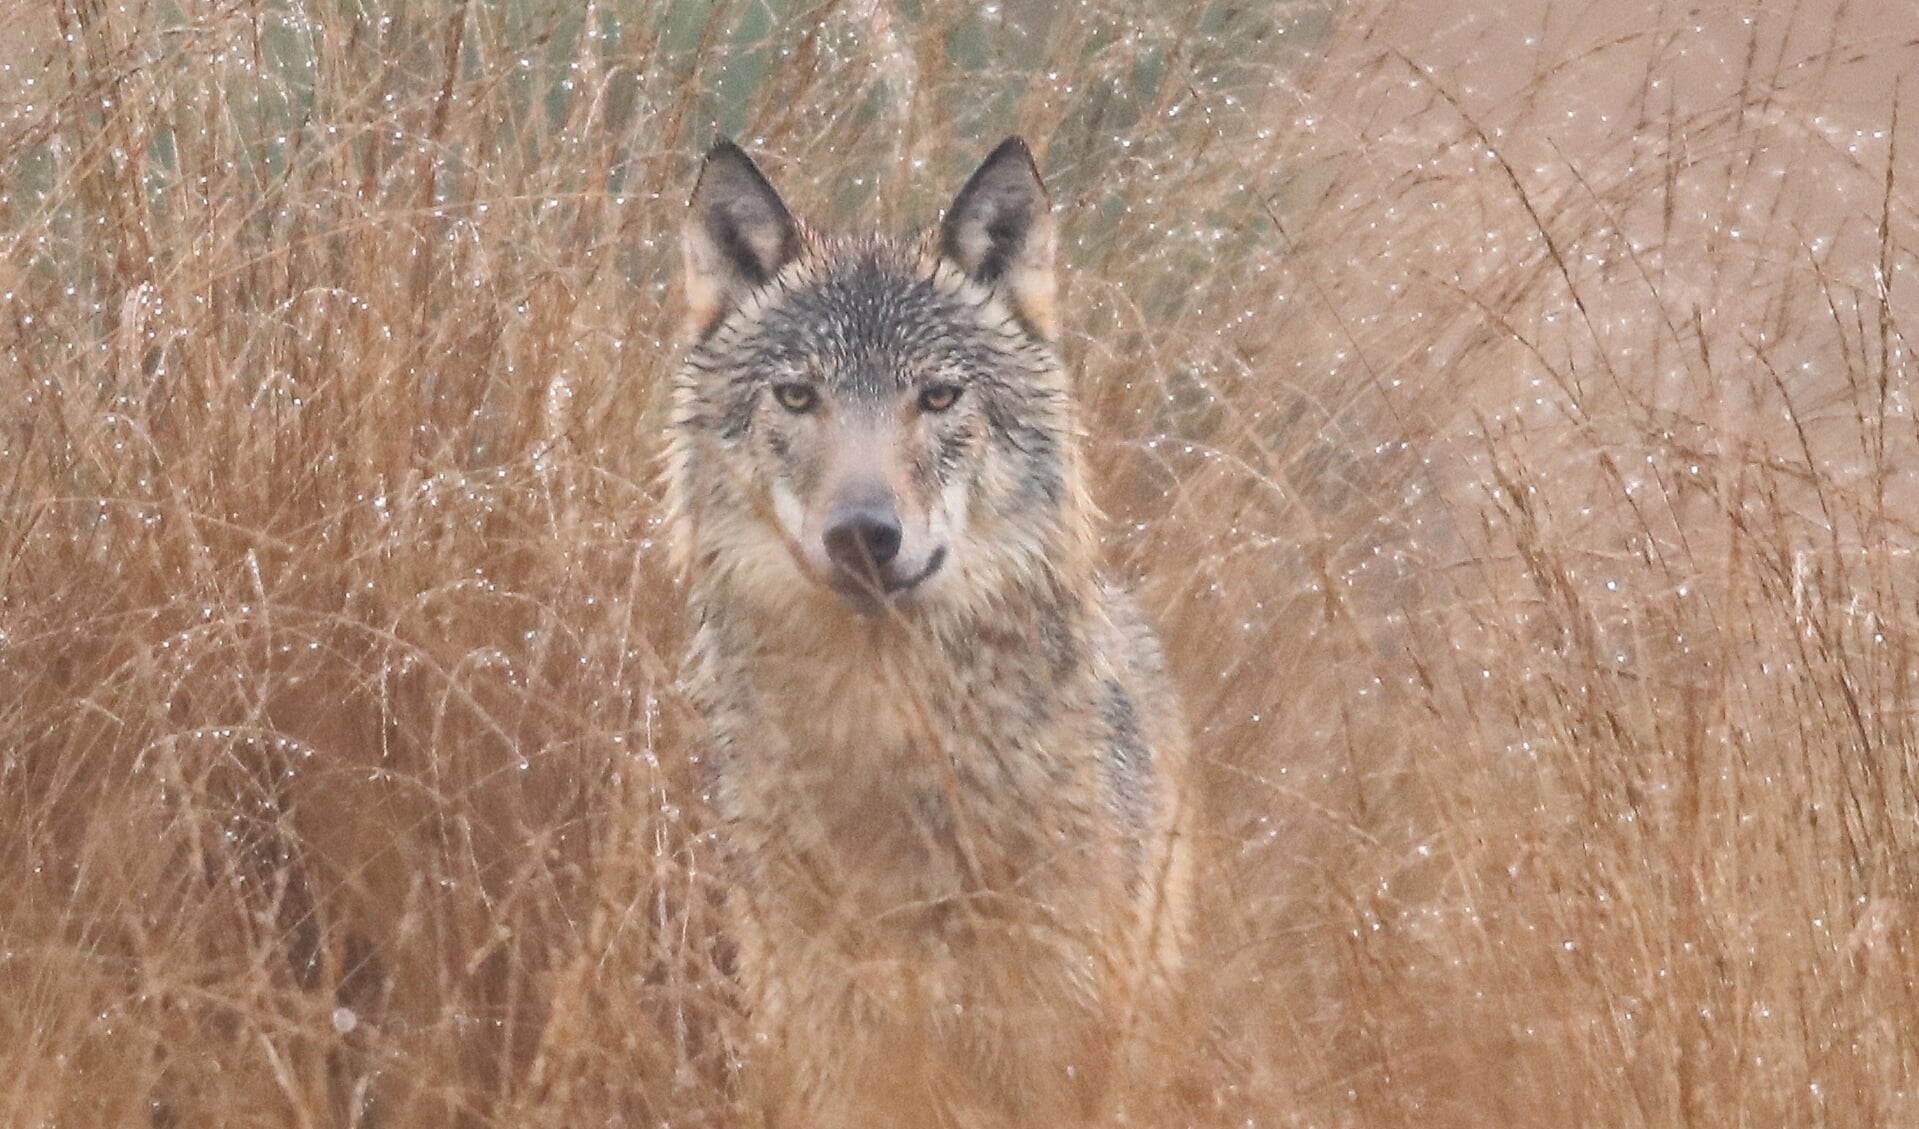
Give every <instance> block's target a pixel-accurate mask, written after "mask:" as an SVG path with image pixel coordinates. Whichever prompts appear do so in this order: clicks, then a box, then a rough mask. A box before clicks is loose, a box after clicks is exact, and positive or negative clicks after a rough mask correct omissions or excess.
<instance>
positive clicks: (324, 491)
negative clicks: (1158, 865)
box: [0, 0, 1919, 1129]
mask: <svg viewBox="0 0 1919 1129" xmlns="http://www.w3.org/2000/svg"><path fill="white" fill-rule="evenodd" d="M1915 74H1919V12H1915V11H1914V10H1913V9H1912V7H1911V6H1910V5H1909V4H1907V3H1904V2H1903V0H1862V2H1855V3H1846V2H1843V0H1799V2H1795V3H1793V4H1774V3H1765V2H1763V0H1729V2H1726V3H1721V4H1716V5H1712V6H1706V7H1700V6H1695V5H1690V4H1685V3H1679V2H1667V0H1613V2H1606V3H1602V2H1599V0H1508V2H1501V3H1494V2H1492V0H1450V2H1445V3H1428V4H1403V3H1395V2H1391V0H1352V2H1349V3H1340V4H1333V3H1330V2H1328V3H1320V2H1307V0H1267V2H1264V3H1226V2H1220V3H1202V4H1198V5H1194V6H1190V7H1186V8H1180V7H1178V6H1172V5H1159V4H1146V3H1122V2H1114V3H1106V4H1092V3H1082V4H1075V5H1054V4H1047V3H1041V2H1039V0H1002V2H998V3H985V4H960V3H949V2H947V0H892V2H887V0H845V2H836V0H823V2H819V3H812V4H799V3H791V2H788V0H757V2H746V0H741V2H728V0H720V2H716V3H692V2H687V0H661V2H649V0H614V2H606V3H599V2H593V3H587V4H584V5H581V4H578V3H559V2H557V0H553V2H549V0H506V2H502V3H495V4H474V3H466V2H463V0H311V2H299V0H219V2H203V0H186V2H180V0H171V2H160V0H152V2H147V0H129V2H126V3H110V2H101V0H84V2H81V0H59V2H57V3H53V4H47V5H38V4H30V3H14V4H11V5H7V6H5V8H4V9H0V170H4V171H0V1124H4V1125H8V1126H23V1127H26V1126H34V1127H38V1126H47V1127H53V1126H83V1127H91V1126H152V1127H170V1126H182V1127H184V1126H300V1127H331V1126H409V1127H411V1126H423V1127H433V1126H461V1127H485V1126H575V1125H605V1126H629V1125H630V1126H642V1125H644V1126H649V1127H654V1126H664V1125H672V1126H712V1127H731V1126H745V1125H754V1124H759V1123H760V1113H759V1111H758V1110H756V1109H754V1108H753V1107H752V1104H751V1101H750V1098H749V1097H748V1090H747V1089H746V1088H745V1087H743V1086H742V1084H741V1079H740V1073H739V1071H740V1065H739V1064H740V1059H741V1056H742V1052H743V1051H744V1049H745V1046H744V1042H743V1041H744V1040H745V1039H746V1038H747V1036H746V1027H745V1024H744V1023H743V1022H742V1018H741V1015H740V1013H739V1010H738V1005H737V1001H736V1000H735V999H734V996H733V993H732V990H731V986H730V969H731V961H732V954H731V950H730V947H729V945H728V942H727V940H726V937H725V935H724V930H723V928H722V923H721V915H720V912H719V911H720V908H721V901H722V899H723V897H724V882H723V880H722V878H721V877H720V876H718V875H716V874H715V871H714V867H715V862H716V858H715V854H716V852H715V849H714V843H713V839H712V819H711V815H710V812H709V809H708V806H707V803H706V798H705V797H704V796H703V795H702V792H701V783H702V779H703V774H702V771H701V769H700V765H699V758H700V755H701V754H700V731H699V725H698V722H697V719H696V718H695V717H693V716H692V714H691V713H690V711H689V709H688V706H687V704H686V702H685V701H684V700H683V698H682V697H681V694H680V691H679V688H678V686H677V682H676V677H677V667H678V661H679V655H680V650H681V646H682V631H681V625H680V606H681V602H682V597H681V593H680V591H679V588H678V582H677V579H676V577H675V576H674V574H673V572H672V570H671V568H670V567H669V565H668V564H667V562H666V561H665V559H664V553H663V552H662V549H661V546H660V544H659V541H660V537H661V529H660V524H659V523H660V509H661V491H660V488H659V484H658V481H657V476H658V471H659V466H658V455H659V453H660V450H661V445H662V444H661V437H662V426H663V420H664V415H663V408H664V397H663V389H664V386H665V384H666V382H667V380H668V378H669V376H670V373H671V372H672V370H673V367H674V364H675V360H676V357H677V354H678V350H679V347H680V346H679V342H678V340H677V335H678V311H677V306H676V302H677V296H676V293H675V277H676V273H677V269H678V225H679V223H680V219H681V209H682V207H683V205H684V202H685V199H686V196H687V194H688V193H689V191H690V190H691V187H692V181H693V178H694V176H695V174H696V171H697V167H698V160H699V157H700V155H701V154H702V153H703V151H704V150H705V148H706V147H707V146H708V145H709V144H710V143H711V142H712V141H713V140H714V139H715V138H716V137H719V136H721V135H728V136H733V137H736V138H738V139H739V140H740V141H741V142H742V143H743V144H744V145H745V146H746V147H747V148H748V149H749V150H750V151H752V152H753V153H754V154H755V155H756V157H757V158H758V159H759V160H760V161H761V162H762V164H763V166H764V167H765V168H766V169H767V171H768V172H769V174H770V175H771V176H772V177H773V179H774V180H775V181H776V182H777V183H778V184H779V185H780V186H781V189H782V191H783V192H784V193H785V194H786V195H787V197H788V199H789V200H790V201H791V202H792V203H793V204H794V205H795V207H796V209H797V210H799V211H800V212H801V213H802V214H805V215H808V216H810V217H811V218H813V220H814V221H815V222H817V223H819V224H821V225H822V226H826V227H834V228H841V229H868V228H880V227H883V228H887V229H905V228H911V227H915V226H921V227H923V226H927V225H930V224H931V223H933V222H934V221H935V220H936V219H937V213H938V209H939V208H940V207H941V206H943V204H944V203H945V202H946V201H947V200H948V199H950V197H951V194H952V193H953V191H954V190H955V189H956V188H957V186H958V184H959V183H960V181H961V179H962V178H963V177H964V176H965V174H966V172H967V171H968V170H970V169H971V168H972V167H973V166H974V165H975V164H976V163H977V161H978V160H979V159H980V158H981V157H982V156H983V155H984V154H985V153H986V152H987V151H988V150H989V149H990V148H991V147H992V145H993V144H994V143H996V142H997V141H998V140H999V139H1000V138H1001V137H1003V136H1004V135H1006V134H1008V133H1013V132H1018V133H1021V134H1023V135H1024V136H1025V137H1027V139H1028V140H1029V141H1030V142H1031V143H1032V144H1033V146H1034V148H1035V150H1036V152H1037V153H1038V154H1039V156H1040V160H1041V164H1042V168H1043V170H1044V172H1045V175H1046V177H1047V180H1048V183H1049V185H1050V186H1051V188H1052V190H1053V194H1054V199H1055V203H1056V205H1057V207H1058V212H1059V220H1060V223H1061V225H1062V233H1061V250H1062V259H1063V269H1064V285H1065V294H1066V302H1065V318H1064V320H1065V323H1066V325H1067V327H1068V329H1067V337H1066V342H1065V351H1066V354H1067V357H1068V360H1069V362H1070V365H1071V367H1072V369H1073V371H1074V372H1075V375H1076V379H1077V381H1078V384H1079V389H1080V393H1081V396H1082V398H1083V400H1084V401H1085V403H1086V405H1087V408H1088V411H1087V426H1088V431H1089V436H1088V440H1089V444H1090V450H1091V453H1092V464H1093V467H1094V470H1095V472H1096V482H1095V485H1096V492H1097V496H1098V497H1099V498H1100V500H1101V501H1102V504H1103V505H1104V507H1105V508H1106V510H1107V512H1108V515H1109V523H1108V527H1107V532H1108V538H1107V546H1108V559H1109V562H1110V564H1111V566H1112V568H1113V570H1114V571H1115V572H1116V573H1118V574H1121V575H1124V576H1127V577H1131V578H1137V579H1139V580H1140V581H1141V583H1142V589H1143V593H1144V595H1145V597H1146V600H1147V602H1148V604H1149V605H1150V607H1151V608H1152V610H1153V613H1154V616H1155V618H1156V620H1157V621H1158V623H1159V624H1160V626H1161V630H1162V633H1163V634H1164V635H1165V636H1166V637H1167V640H1168V643H1169V646H1170V649H1171V652H1172V657H1173V660H1174V667H1175V670H1176V672H1177V674H1178V676H1179V679H1180V681H1181V684H1182V689H1183V693H1184V698H1185V702H1186V707H1187V711H1188V714H1189V717H1190V719H1191V723H1192V728H1193V730H1194V732H1195V735H1196V740H1197V745H1198V750H1199V754H1200V777H1199V779H1198V780H1197V781H1196V785H1195V790H1196V792H1197V799H1198V802H1200V803H1201V804H1202V805H1203V809H1204V818H1203V820H1202V824H1203V827H1204V842H1203V855H1202V858H1203V863H1202V870H1201V875H1202V879H1201V881H1202V887H1203V891H1204V893H1203V905H1202V915H1201V917H1202V922H1201V927H1200V937H1199V940H1198V943H1197V944H1196V946H1195V950H1194V952H1193V955H1192V969H1191V977H1190V980H1189V984H1188V987H1187V1001H1186V1007H1185V1009H1184V1018H1183V1020H1182V1022H1181V1024H1180V1025H1178V1026H1177V1027H1176V1028H1175V1029H1173V1030H1171V1031H1168V1032H1166V1033H1164V1035H1163V1037H1162V1045H1160V1046H1158V1047H1157V1048H1156V1057H1157V1060H1158V1062H1159V1063H1160V1069H1159V1070H1157V1071H1155V1072H1153V1074H1152V1076H1150V1077H1141V1078H1137V1079H1134V1080H1132V1082H1131V1083H1129V1084H1130V1085H1132V1086H1135V1087H1136V1088H1137V1089H1138V1090H1139V1099H1138V1101H1136V1102H1133V1103H1131V1104H1132V1105H1133V1107H1134V1108H1142V1109H1152V1110H1155V1111H1157V1112H1156V1113H1155V1115H1154V1116H1155V1117H1156V1118H1157V1119H1158V1120H1157V1121H1156V1122H1155V1123H1159V1124H1167V1125H1174V1124H1185V1125H1198V1126H1221V1127H1225V1126H1234V1127H1239V1126H1352V1127H1368V1129H1370V1127H1390V1126H1407V1127H1411V1126H1421V1127H1432V1126H1459V1127H1466V1126H1560V1125H1574V1124H1587V1125H1614V1126H1653V1127H1666V1126H1674V1125H1690V1126H1701V1127H1721V1126H1725V1127H1732V1126H1752V1125H1761V1126H1763V1125H1793V1126H1821V1125H1832V1126H1846V1127H1854V1126H1909V1125H1912V1124H1914V1123H1915V1122H1916V1121H1919V1097H1915V1096H1914V1091H1913V1083H1914V1076H1915V1070H1916V1069H1919V1045H1916V1044H1915V1040H1914V1037H1913V1034H1912V1032H1913V1031H1914V1030H1916V1029H1919V951H1915V943H1914V941H1913V936H1914V926H1915V924H1916V923H1919V922H1916V919H1919V883H1916V879H1919V874H1916V873H1915V872H1916V871H1919V780H1915V774H1916V773H1919V769H1916V768H1915V765H1916V764H1919V761H1916V760H1915V756H1916V754H1919V716H1916V715H1915V707H1919V667H1916V666H1915V662H1916V661H1919V571H1916V570H1915V568H1914V556H1913V554H1914V550H1915V548H1919V479H1916V478H1915V475H1919V458H1916V457H1915V456H1919V423H1916V422H1915V418H1914V404H1913V384H1912V382H1913V377H1914V376H1915V375H1916V373H1915V354H1914V348H1915V346H1914V337H1915V332H1916V331H1919V164H1916V161H1919V156H1916V155H1919V129H1916V127H1915V125H1914V122H1915V121H1919V106H1915V105H1914V104H1913V98H1914V96H1915V95H1919V84H1915V83H1914V82H1913V81H1912V76H1913V75H1915Z"/></svg>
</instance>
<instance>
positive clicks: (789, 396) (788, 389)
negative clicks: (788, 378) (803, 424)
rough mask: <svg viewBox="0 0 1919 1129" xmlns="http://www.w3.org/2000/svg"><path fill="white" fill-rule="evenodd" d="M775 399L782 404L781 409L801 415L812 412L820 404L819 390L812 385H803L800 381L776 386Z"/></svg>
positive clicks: (774, 388) (774, 387)
mask: <svg viewBox="0 0 1919 1129" xmlns="http://www.w3.org/2000/svg"><path fill="white" fill-rule="evenodd" d="M773 398H774V399H775V400H778V401H779V402H780V407H782V408H785V409H786V410H787V411H789V412H793V413H795V414H800V415H803V414H805V413H807V412H810V411H812V410H813V409H814V408H816V407H818V406H819V403H820V394H819V390H818V389H816V388H814V387H813V386H812V385H811V384H801V383H799V382H798V381H794V382H792V383H788V384H775V385H774V386H773Z"/></svg>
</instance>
